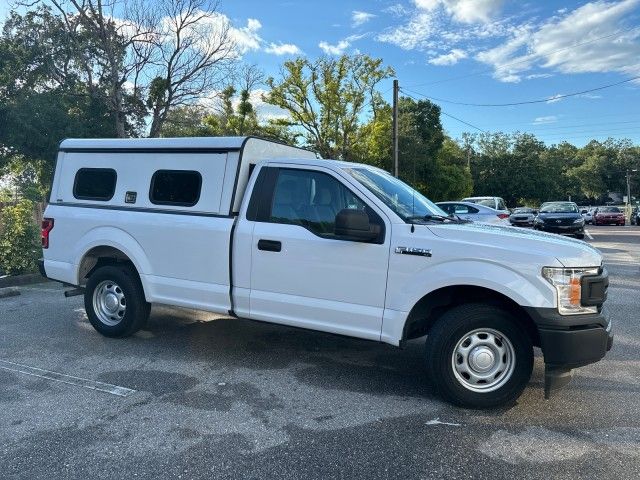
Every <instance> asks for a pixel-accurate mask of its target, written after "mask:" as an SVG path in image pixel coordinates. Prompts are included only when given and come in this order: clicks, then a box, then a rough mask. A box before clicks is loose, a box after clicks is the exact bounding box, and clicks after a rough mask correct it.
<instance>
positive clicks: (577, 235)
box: [575, 233, 584, 240]
mask: <svg viewBox="0 0 640 480" xmlns="http://www.w3.org/2000/svg"><path fill="white" fill-rule="evenodd" d="M575 236H576V238H577V239H578V240H583V239H584V233H576V235H575Z"/></svg>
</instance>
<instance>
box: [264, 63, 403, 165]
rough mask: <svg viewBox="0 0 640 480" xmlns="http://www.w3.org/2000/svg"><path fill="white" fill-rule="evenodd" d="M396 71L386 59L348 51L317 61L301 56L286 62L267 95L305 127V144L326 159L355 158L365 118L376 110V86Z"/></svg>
mask: <svg viewBox="0 0 640 480" xmlns="http://www.w3.org/2000/svg"><path fill="white" fill-rule="evenodd" d="M392 75H393V69H391V68H390V67H383V66H382V60H381V59H373V58H371V57H368V56H367V55H353V56H349V55H343V56H341V57H340V58H337V59H334V58H330V57H322V58H319V59H318V60H316V61H311V60H309V59H307V58H303V57H300V58H297V59H295V60H291V61H287V62H285V64H284V66H283V69H282V71H281V74H280V78H279V79H278V80H276V79H274V78H272V77H271V78H268V79H267V85H268V86H269V88H270V89H271V90H270V92H269V93H268V94H266V95H265V97H264V99H265V101H266V102H268V103H270V104H272V105H276V106H278V107H280V108H282V109H284V110H285V111H286V112H288V114H289V116H290V121H291V124H292V125H295V126H297V127H299V128H301V129H302V130H303V131H304V137H305V144H306V146H308V147H309V148H311V149H313V150H315V151H317V152H318V153H319V154H320V155H322V156H323V157H325V158H338V159H345V160H347V159H351V158H352V157H353V155H354V145H355V144H356V143H357V142H358V140H359V139H358V132H359V127H360V123H361V118H362V116H363V115H366V114H367V113H371V114H373V113H374V111H375V106H376V105H377V103H376V102H377V100H378V98H377V96H376V94H375V87H376V85H378V84H379V83H380V82H381V81H382V80H384V79H386V78H389V77H391V76H392Z"/></svg>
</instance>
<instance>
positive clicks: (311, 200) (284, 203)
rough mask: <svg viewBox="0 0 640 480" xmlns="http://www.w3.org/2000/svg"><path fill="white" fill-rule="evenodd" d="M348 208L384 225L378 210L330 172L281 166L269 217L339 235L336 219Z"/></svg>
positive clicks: (323, 234) (320, 234) (323, 232)
mask: <svg viewBox="0 0 640 480" xmlns="http://www.w3.org/2000/svg"><path fill="white" fill-rule="evenodd" d="M344 209H351V210H362V211H365V212H366V213H367V214H368V216H369V221H370V222H371V223H374V224H378V225H380V226H381V228H384V223H383V222H382V219H381V218H380V217H379V215H378V214H377V213H375V212H374V211H373V210H372V209H371V208H370V207H369V206H367V205H366V204H365V203H364V202H363V201H362V200H360V198H358V197H357V196H356V195H355V194H354V193H353V192H351V191H350V190H349V189H348V188H347V187H345V186H344V185H343V184H342V183H340V182H339V181H338V180H336V179H335V178H333V177H332V176H330V175H327V174H326V173H322V172H316V171H312V170H293V169H281V170H280V171H279V174H278V177H277V179H276V180H275V188H274V191H273V199H272V202H271V211H270V212H269V214H268V215H267V221H269V222H273V223H287V224H293V225H300V226H302V227H304V228H307V229H308V230H310V231H311V232H313V233H315V234H316V235H319V236H321V237H327V238H332V237H335V219H336V215H337V214H338V212H340V211H341V210H344Z"/></svg>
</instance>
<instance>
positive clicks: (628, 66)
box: [0, 0, 640, 145]
mask: <svg viewBox="0 0 640 480" xmlns="http://www.w3.org/2000/svg"><path fill="white" fill-rule="evenodd" d="M7 9H8V7H7V2H6V0H0V18H1V17H4V15H6V11H7ZM219 11H220V12H221V13H222V14H224V15H225V16H226V17H228V19H229V21H230V22H231V25H232V26H233V29H232V33H233V35H234V36H235V39H236V42H237V44H238V48H239V49H240V51H241V52H242V56H243V59H244V60H245V61H247V62H249V63H254V64H256V65H258V66H259V67H260V68H261V69H262V70H264V71H265V73H266V74H267V75H274V76H277V75H278V72H279V67H280V65H281V64H282V62H284V61H285V60H287V59H289V58H293V57H294V56H296V55H306V56H308V57H309V58H312V59H315V58H317V57H318V56H320V55H323V54H324V55H339V54H341V53H343V52H344V53H355V52H361V53H366V54H368V55H370V56H373V57H379V58H382V59H383V60H384V62H385V64H386V65H389V66H392V67H393V68H394V69H395V71H396V76H397V78H398V80H399V82H400V86H401V88H403V89H404V91H405V92H407V93H409V94H410V95H412V96H414V97H416V98H421V96H422V95H428V96H431V97H435V98H438V99H444V100H451V101H454V102H462V103H492V104H493V103H513V102H520V101H528V100H536V99H548V100H549V101H545V102H542V103H537V104H530V105H520V106H511V107H472V106H463V105H456V104H451V103H446V102H437V103H439V104H440V105H441V107H442V108H443V111H444V112H446V113H448V114H450V115H453V116H455V117H458V118H460V119H462V120H465V121H466V122H468V123H470V124H472V125H475V126H477V127H478V128H480V129H482V130H485V131H506V132H509V131H515V130H520V131H529V132H532V133H535V134H536V135H538V136H539V138H541V139H543V140H544V141H545V142H547V143H549V144H551V143H557V142H560V141H562V140H568V141H570V142H572V143H575V144H577V145H582V144H584V143H585V142H587V141H588V140H590V139H591V138H597V139H604V138H606V137H608V136H612V137H614V138H630V139H631V140H633V141H634V142H635V143H640V79H638V80H635V81H632V82H627V83H624V84H621V85H618V86H615V87H612V88H609V89H603V90H598V91H594V92H591V93H586V94H583V95H579V96H574V97H571V98H564V99H558V100H555V99H554V98H553V97H554V96H556V95H563V94H568V93H572V92H579V91H584V90H588V89H591V88H595V87H599V86H602V85H606V84H611V83H617V82H621V81H624V80H628V79H631V78H633V77H636V76H640V0H609V1H606V0H601V1H591V2H586V1H554V0H544V1H542V0H539V1H516V0H369V1H365V0H324V1H315V0H313V1H312V0H305V1H303V0H298V1H287V0H282V1H278V0H275V1H274V0H221V3H220V7H219ZM380 90H381V91H382V92H384V94H385V97H386V98H387V99H388V100H389V101H390V100H391V81H387V82H384V83H383V84H382V85H381V86H380ZM256 98H259V96H258V95H257V96H256ZM261 108H262V111H263V112H266V113H267V114H268V113H269V112H268V109H269V107H264V106H262V107H261ZM442 123H443V125H444V127H445V129H446V130H447V132H448V133H449V134H450V135H452V136H453V137H458V136H459V135H460V134H461V133H462V132H464V131H474V130H473V128H471V127H469V126H467V125H464V124H462V123H460V122H458V121H456V120H453V119H452V118H450V117H447V116H443V117H442Z"/></svg>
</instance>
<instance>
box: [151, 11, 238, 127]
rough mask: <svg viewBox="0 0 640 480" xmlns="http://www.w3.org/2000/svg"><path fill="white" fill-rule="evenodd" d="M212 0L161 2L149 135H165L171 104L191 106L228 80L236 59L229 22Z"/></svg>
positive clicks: (172, 105) (173, 106)
mask: <svg viewBox="0 0 640 480" xmlns="http://www.w3.org/2000/svg"><path fill="white" fill-rule="evenodd" d="M218 6H219V3H218V2H217V1H212V0H160V3H159V4H158V7H157V8H158V11H159V12H161V15H162V17H163V18H164V21H163V22H161V23H160V28H159V29H158V32H157V35H156V38H157V40H156V44H157V48H158V59H157V60H156V63H157V64H158V67H157V73H156V76H155V78H154V80H153V81H152V86H153V87H154V89H153V91H151V92H150V95H149V100H148V106H149V108H151V116H152V118H151V128H150V131H149V136H150V137H157V136H158V135H160V132H161V130H162V125H163V123H164V122H165V121H166V119H167V116H168V115H169V112H170V111H171V109H172V108H175V107H179V106H184V105H189V104H192V103H193V102H194V101H196V100H198V99H199V98H200V97H201V96H202V95H204V94H206V93H209V92H211V91H212V90H215V89H216V87H220V86H221V85H223V84H224V83H225V82H226V79H227V77H228V75H229V67H230V64H231V63H232V62H233V60H235V58H236V49H235V44H234V42H233V40H232V38H231V35H230V34H229V24H228V22H226V21H223V17H222V16H220V14H219V13H218Z"/></svg>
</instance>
